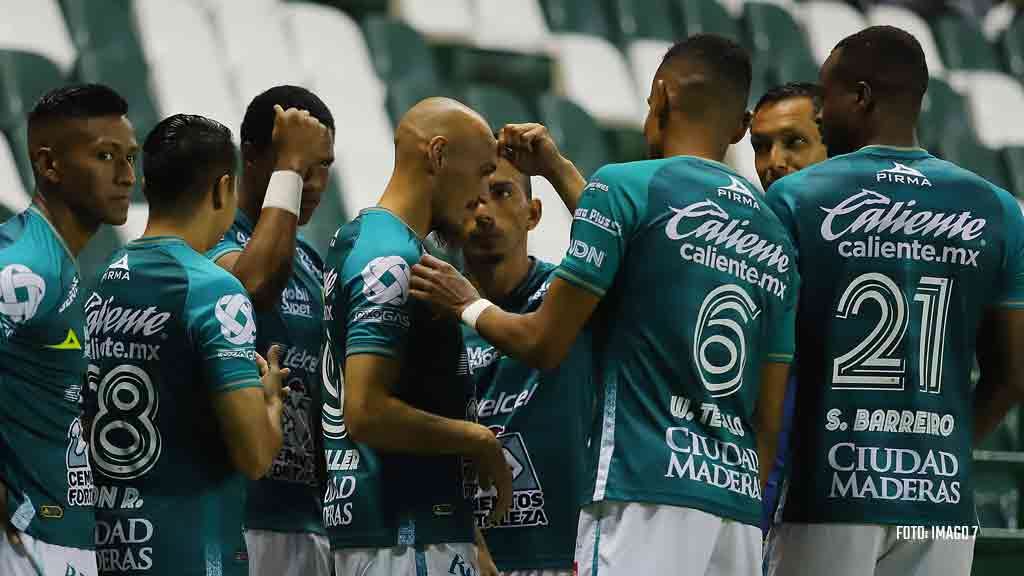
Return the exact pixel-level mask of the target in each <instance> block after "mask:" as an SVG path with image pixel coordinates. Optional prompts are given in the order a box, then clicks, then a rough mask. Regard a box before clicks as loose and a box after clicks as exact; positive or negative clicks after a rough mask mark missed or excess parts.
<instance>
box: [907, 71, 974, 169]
mask: <svg viewBox="0 0 1024 576" xmlns="http://www.w3.org/2000/svg"><path fill="white" fill-rule="evenodd" d="M970 130H971V127H970V119H969V118H968V116H967V104H966V103H965V101H964V98H963V96H961V95H960V94H959V93H958V92H956V91H955V90H953V88H952V87H951V86H950V85H949V84H947V83H946V82H944V81H943V80H940V79H938V78H935V77H932V78H931V79H929V81H928V91H927V92H925V95H924V100H923V102H922V104H921V118H920V121H919V122H918V123H917V138H918V140H919V141H920V143H921V146H922V147H924V148H925V149H927V150H930V151H932V152H933V153H940V151H941V148H942V146H941V144H942V141H943V139H947V138H950V137H951V136H952V137H956V136H958V135H959V134H960V133H962V132H964V131H968V132H970Z"/></svg>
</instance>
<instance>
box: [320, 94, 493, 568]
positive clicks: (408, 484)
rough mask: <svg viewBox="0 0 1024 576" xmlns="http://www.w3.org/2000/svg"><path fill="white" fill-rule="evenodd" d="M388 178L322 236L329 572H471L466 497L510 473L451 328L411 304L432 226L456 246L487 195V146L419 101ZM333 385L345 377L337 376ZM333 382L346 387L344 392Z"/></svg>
mask: <svg viewBox="0 0 1024 576" xmlns="http://www.w3.org/2000/svg"><path fill="white" fill-rule="evenodd" d="M395 139H396V154H395V156H396V161H395V169H394V172H393V174H392V176H391V180H390V181H389V182H388V186H387V188H386V189H385V191H384V194H383V196H382V197H381V199H380V202H379V204H378V205H377V206H376V207H372V208H367V209H365V210H363V211H362V212H360V214H359V216H358V217H356V219H355V220H353V221H352V222H350V223H348V224H346V225H344V226H342V227H341V228H340V229H339V230H338V231H337V233H336V234H335V236H334V239H333V240H332V241H331V247H330V249H329V251H328V254H327V259H326V267H327V270H326V272H325V274H324V303H325V304H324V318H325V324H326V326H327V337H326V338H327V339H326V342H325V343H324V357H323V360H322V373H323V376H324V378H323V386H322V390H321V392H322V398H323V399H324V400H323V401H324V404H323V410H322V428H323V435H324V453H325V460H326V468H327V471H328V477H329V479H328V485H327V489H326V493H325V499H324V521H325V524H326V525H327V530H328V535H329V537H330V540H331V547H332V550H333V551H334V560H335V570H336V571H337V573H338V574H339V575H340V574H364V575H367V576H378V575H379V576H384V575H388V576H390V575H397V576H414V575H415V576H423V575H424V574H426V575H431V576H432V575H434V574H439V575H440V574H455V575H458V576H470V575H475V574H478V573H479V572H478V568H477V552H476V550H475V548H474V542H475V539H476V538H475V536H476V535H475V534H474V532H475V531H474V520H473V497H474V495H475V494H476V490H477V482H476V481H475V479H474V478H473V474H472V471H471V470H469V468H470V465H471V463H472V464H475V466H476V469H477V472H478V474H479V480H480V485H481V486H482V487H483V488H484V489H485V490H486V489H488V488H490V486H491V485H492V484H494V485H496V487H497V490H498V497H497V502H496V504H495V506H494V510H493V512H492V514H491V520H497V519H499V518H500V517H501V516H502V515H503V514H504V513H505V511H506V510H507V509H508V507H509V503H510V498H511V493H510V492H511V483H512V475H511V472H510V470H509V467H508V465H507V464H506V462H505V458H504V456H503V454H502V448H501V444H500V442H499V441H498V440H497V439H496V438H495V436H494V434H493V433H491V431H490V430H488V429H487V428H485V427H483V426H481V425H479V424H477V423H475V422H473V421H472V420H475V419H476V413H477V402H476V399H475V397H474V393H473V386H472V382H471V381H470V379H469V375H468V365H467V362H466V351H465V348H464V347H463V344H462V334H461V332H460V329H459V326H458V324H456V323H455V322H453V321H451V320H450V319H449V318H447V317H438V316H437V315H436V314H435V313H434V312H433V311H432V310H430V309H429V308H428V307H427V306H426V305H425V304H423V303H419V302H414V301H412V300H410V299H409V276H410V268H411V267H412V266H413V265H414V264H416V262H418V261H419V259H420V257H421V255H422V254H423V244H422V241H423V238H424V237H425V236H426V235H427V234H428V233H429V232H431V231H432V230H437V231H439V232H441V233H442V234H443V235H444V236H445V237H446V238H447V239H448V240H449V241H451V242H454V243H457V242H459V241H460V240H461V235H462V234H463V230H464V229H465V222H466V220H468V219H469V218H471V217H472V208H473V207H474V206H475V205H476V202H478V200H479V199H480V198H482V197H484V196H485V195H486V194H487V190H488V183H489V179H490V176H491V174H492V173H493V172H494V170H495V163H496V161H497V154H496V152H497V149H496V147H497V143H496V141H495V139H494V136H493V135H492V133H491V130H490V128H489V127H488V126H487V123H486V122H485V121H484V120H483V118H481V117H480V116H479V115H478V114H477V113H476V112H474V111H472V110H470V109H469V108H467V107H466V106H464V105H462V104H460V103H458V102H455V101H453V100H449V99H444V98H430V99H427V100H424V101H422V102H420V103H418V104H416V105H415V106H413V108H412V109H411V110H409V111H408V112H406V114H405V116H404V117H403V118H402V120H401V121H400V122H399V125H398V128H397V129H396V131H395ZM342 376H343V378H342ZM342 380H344V386H342Z"/></svg>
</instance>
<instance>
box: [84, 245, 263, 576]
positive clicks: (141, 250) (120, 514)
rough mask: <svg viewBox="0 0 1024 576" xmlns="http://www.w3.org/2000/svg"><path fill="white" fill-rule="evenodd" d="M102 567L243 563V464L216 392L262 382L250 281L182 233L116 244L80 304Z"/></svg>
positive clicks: (237, 569) (200, 569) (149, 570)
mask: <svg viewBox="0 0 1024 576" xmlns="http://www.w3.org/2000/svg"><path fill="white" fill-rule="evenodd" d="M85 314H86V321H87V323H88V326H89V334H90V341H89V357H90V359H91V361H92V364H91V365H90V366H89V391H88V401H87V403H86V405H87V406H88V407H89V410H88V414H89V415H90V420H91V421H92V436H91V442H90V445H91V447H92V457H93V462H94V463H95V467H96V484H97V486H98V489H99V494H98V496H97V500H96V547H97V549H98V551H97V560H98V564H99V569H100V572H101V573H103V574H110V575H115V574H129V573H130V574H136V573H138V572H139V571H144V573H146V574H153V575H164V574H166V575H170V574H175V575H196V576H199V575H203V576H207V575H209V574H224V575H229V574H233V575H244V574H248V560H247V557H246V554H245V548H244V544H243V543H242V520H243V512H244V506H245V477H243V476H242V475H241V474H239V473H238V471H237V470H236V469H235V468H234V466H233V464H232V462H231V458H230V456H229V454H228V450H227V446H226V445H225V442H224V439H223V436H222V431H221V428H220V426H219V424H218V421H217V416H216V414H215V412H214V409H213V399H214V398H215V397H216V396H217V395H219V394H225V393H228V392H232V391H235V390H238V389H241V388H246V387H260V386H261V384H260V380H259V374H258V373H257V368H256V363H255V362H254V360H255V355H256V350H255V348H253V342H254V341H255V339H256V323H255V321H254V319H253V312H252V304H251V303H250V302H249V298H248V296H247V295H246V294H245V290H244V288H242V285H241V283H239V282H238V280H236V279H235V278H234V276H232V275H231V274H230V273H228V272H227V271H225V270H223V269H222V268H220V267H219V266H217V265H216V264H214V263H213V262H211V261H210V260H208V259H207V258H206V257H205V256H203V255H202V254H199V253H198V252H196V251H194V250H193V249H192V248H191V247H189V246H188V245H187V244H185V242H184V241H182V240H181V239H179V238H171V237H154V238H143V239H141V240H137V241H135V242H132V243H130V244H128V245H127V246H126V247H125V248H124V249H122V250H119V251H118V252H116V253H115V254H114V255H113V256H112V258H111V260H110V263H109V265H108V266H107V268H106V271H105V272H104V273H103V276H102V277H101V278H100V282H99V285H98V287H97V289H96V292H94V293H93V294H92V295H91V296H90V297H89V300H88V301H87V302H86V304H85Z"/></svg>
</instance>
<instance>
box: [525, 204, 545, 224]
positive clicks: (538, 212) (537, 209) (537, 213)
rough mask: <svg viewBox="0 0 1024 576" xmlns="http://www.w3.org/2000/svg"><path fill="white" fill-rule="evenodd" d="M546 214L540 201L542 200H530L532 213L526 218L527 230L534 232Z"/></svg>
mask: <svg viewBox="0 0 1024 576" xmlns="http://www.w3.org/2000/svg"><path fill="white" fill-rule="evenodd" d="M543 214H544V204H543V203H542V202H541V201H540V198H532V199H531V200H530V212H529V214H528V215H527V218H526V229H527V230H528V231H530V230H533V229H534V228H536V227H537V225H538V224H540V217H541V216H542V215H543Z"/></svg>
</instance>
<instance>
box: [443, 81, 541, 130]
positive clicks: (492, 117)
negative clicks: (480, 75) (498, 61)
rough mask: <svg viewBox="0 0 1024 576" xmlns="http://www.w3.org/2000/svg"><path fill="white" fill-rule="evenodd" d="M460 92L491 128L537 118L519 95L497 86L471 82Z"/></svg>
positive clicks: (532, 120) (467, 103)
mask: <svg viewBox="0 0 1024 576" xmlns="http://www.w3.org/2000/svg"><path fill="white" fill-rule="evenodd" d="M462 94H463V96H464V98H465V100H464V102H465V103H466V105H467V106H469V107H470V108H472V109H474V110H476V111H477V112H479V113H480V115H481V116H483V117H484V119H486V120H487V123H488V124H490V125H491V129H492V130H495V131H497V130H500V129H501V127H502V126H504V125H506V124H522V123H524V122H534V121H536V120H537V117H536V115H534V114H533V113H532V112H530V111H529V109H528V108H527V107H526V105H525V104H524V103H523V101H522V100H521V99H520V98H519V97H517V96H516V95H515V94H513V93H511V92H508V91H506V90H503V89H501V88H499V87H497V86H491V85H487V84H473V85H470V86H466V88H465V90H464V91H463V92H462Z"/></svg>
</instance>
